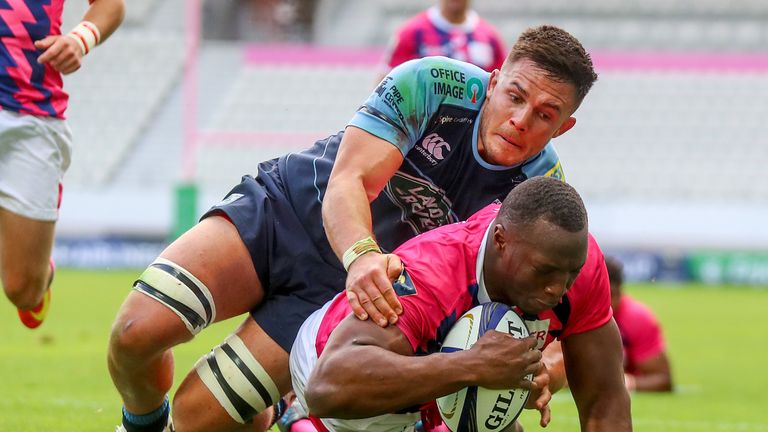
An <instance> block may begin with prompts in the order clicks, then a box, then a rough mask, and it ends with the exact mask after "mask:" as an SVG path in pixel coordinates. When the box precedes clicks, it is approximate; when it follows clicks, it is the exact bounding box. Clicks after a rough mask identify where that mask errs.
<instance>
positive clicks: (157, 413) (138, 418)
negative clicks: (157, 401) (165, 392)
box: [123, 396, 171, 426]
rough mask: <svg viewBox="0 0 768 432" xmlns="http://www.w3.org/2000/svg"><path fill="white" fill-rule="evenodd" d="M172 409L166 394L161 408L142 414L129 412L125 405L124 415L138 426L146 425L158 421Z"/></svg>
mask: <svg viewBox="0 0 768 432" xmlns="http://www.w3.org/2000/svg"><path fill="white" fill-rule="evenodd" d="M170 410H171V404H170V403H168V396H166V397H165V400H164V401H163V404H162V405H161V406H160V408H158V409H156V410H154V411H152V412H150V413H147V414H142V415H137V414H131V413H129V412H128V410H126V409H125V407H123V417H125V419H126V420H128V421H129V422H131V423H133V424H135V425H137V426H146V425H148V424H152V423H154V422H156V421H157V420H158V419H160V418H161V417H163V416H164V415H166V414H167V413H168V412H169V411H170Z"/></svg>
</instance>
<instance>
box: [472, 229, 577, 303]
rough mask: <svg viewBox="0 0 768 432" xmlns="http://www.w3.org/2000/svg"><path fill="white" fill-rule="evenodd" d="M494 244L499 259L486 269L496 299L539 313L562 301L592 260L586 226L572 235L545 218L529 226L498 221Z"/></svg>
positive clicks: (492, 296) (487, 280) (490, 291)
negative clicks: (508, 225) (507, 225)
mask: <svg viewBox="0 0 768 432" xmlns="http://www.w3.org/2000/svg"><path fill="white" fill-rule="evenodd" d="M496 230H498V232H497V231H496ZM521 231H522V232H521ZM494 246H495V247H496V248H497V251H498V252H499V253H498V254H497V255H496V256H497V259H496V260H492V262H493V263H494V264H491V265H490V266H488V268H487V269H486V270H487V274H486V283H487V284H488V291H489V294H491V298H492V299H493V300H495V301H501V302H503V303H506V304H509V305H514V306H517V307H519V308H520V309H521V310H522V311H523V312H525V313H529V314H539V313H541V312H544V311H545V310H548V309H551V308H553V307H555V306H556V305H557V304H558V303H560V301H561V299H562V297H563V296H564V295H565V294H566V292H568V289H569V288H570V287H571V285H573V282H574V280H576V276H578V274H579V271H580V270H581V267H582V266H583V265H584V262H585V261H586V258H587V230H586V228H585V229H584V230H582V231H579V232H575V233H572V232H568V231H566V230H564V229H562V228H560V227H558V226H555V225H554V224H552V223H550V222H547V221H544V220H540V221H538V222H536V223H534V224H532V225H530V226H528V227H526V228H525V229H516V228H515V227H510V228H507V229H505V228H504V227H503V226H502V225H497V226H496V227H495V228H494ZM488 276H490V277H488ZM491 284H493V285H494V286H491ZM494 295H496V296H497V298H494Z"/></svg>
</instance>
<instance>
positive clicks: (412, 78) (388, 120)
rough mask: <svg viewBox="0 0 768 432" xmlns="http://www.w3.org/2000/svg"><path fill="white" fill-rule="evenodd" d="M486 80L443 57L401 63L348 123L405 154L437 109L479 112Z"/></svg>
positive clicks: (484, 75)
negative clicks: (442, 106)
mask: <svg viewBox="0 0 768 432" xmlns="http://www.w3.org/2000/svg"><path fill="white" fill-rule="evenodd" d="M489 76H490V74H489V73H488V72H486V71H484V70H482V69H480V68H479V67H477V66H474V65H471V64H468V63H464V62H460V61H456V60H453V59H449V58H447V57H425V58H422V59H417V60H411V61H408V62H405V63H403V64H401V65H399V66H398V67H396V68H394V69H393V70H392V71H391V72H390V73H389V74H388V75H387V76H386V77H384V79H383V80H382V81H381V83H380V84H379V86H378V87H377V88H376V90H374V92H373V93H372V94H371V96H370V97H368V100H366V102H365V104H364V105H363V106H362V107H361V108H360V109H359V110H358V111H357V113H355V115H354V117H353V118H352V120H351V121H350V122H349V125H350V126H356V127H359V128H361V129H363V130H365V131H367V132H369V133H371V134H372V135H375V136H377V137H379V138H381V139H384V140H386V141H389V142H390V143H392V144H393V145H394V146H395V147H397V148H398V149H399V150H400V152H401V153H402V154H403V156H405V155H406V154H407V153H408V152H409V151H410V150H411V148H413V146H414V145H415V143H416V141H417V140H418V139H419V137H421V136H422V134H423V132H424V130H425V129H426V127H427V125H428V122H429V121H430V119H431V118H432V117H433V115H434V114H435V113H437V112H438V110H439V108H440V106H441V105H443V104H450V105H455V106H459V107H463V108H467V109H474V110H477V111H479V110H480V107H481V106H482V105H483V101H484V100H485V95H486V90H487V87H488V78H489Z"/></svg>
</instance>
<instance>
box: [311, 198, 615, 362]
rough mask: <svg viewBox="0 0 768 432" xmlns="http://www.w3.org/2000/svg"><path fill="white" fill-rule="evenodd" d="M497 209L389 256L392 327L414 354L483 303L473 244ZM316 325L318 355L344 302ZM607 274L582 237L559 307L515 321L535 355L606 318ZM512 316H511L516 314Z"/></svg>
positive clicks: (477, 247) (436, 343)
mask: <svg viewBox="0 0 768 432" xmlns="http://www.w3.org/2000/svg"><path fill="white" fill-rule="evenodd" d="M499 207H500V205H499V204H491V205H489V206H486V207H485V208H483V209H482V210H480V211H479V212H477V213H476V214H475V215H474V216H472V217H471V218H469V219H468V220H467V221H466V222H460V223H456V224H451V225H446V226H443V227H439V228H436V229H434V230H431V231H428V232H426V233H423V234H420V235H419V236H417V237H415V238H414V239H412V240H409V241H408V242H406V243H405V244H403V245H402V246H401V247H399V248H398V249H397V250H395V254H397V255H398V256H399V257H400V258H401V259H402V261H403V263H404V265H405V269H406V271H405V272H406V274H404V275H403V276H401V278H400V280H399V281H397V282H396V283H395V291H397V293H398V295H399V298H400V302H401V303H402V305H403V310H404V311H403V314H402V315H401V316H400V319H399V320H398V322H397V327H398V328H399V329H400V330H401V331H402V332H403V333H404V334H405V336H406V337H407V338H408V340H409V341H410V343H411V346H412V347H413V349H414V352H416V353H418V354H427V353H431V352H436V351H439V350H440V344H441V342H442V341H443V340H444V339H445V336H446V334H447V333H448V330H450V329H451V327H452V326H453V324H454V323H455V322H456V320H458V318H459V317H461V315H462V314H464V312H466V311H467V310H469V309H471V308H472V307H473V306H475V305H477V304H480V303H485V302H488V301H490V299H489V298H488V294H487V292H486V291H485V287H484V284H483V283H482V282H480V283H478V276H477V275H478V271H479V270H480V271H481V269H482V265H481V263H482V260H483V257H482V255H483V254H482V253H479V252H482V251H481V244H483V240H484V239H485V237H486V232H487V230H488V227H489V226H490V224H491V222H492V221H493V220H494V218H495V217H496V214H497V212H498V209H499ZM332 302H333V303H332V304H331V306H330V307H329V309H328V311H327V312H326V313H325V316H324V317H323V320H322V322H321V324H320V327H319V331H318V335H317V339H316V341H315V349H316V351H317V354H318V356H319V355H320V354H321V353H322V351H323V349H324V348H325V345H326V343H327V342H328V338H329V336H330V334H331V332H332V331H333V329H334V328H335V327H336V326H337V325H338V323H339V322H341V320H342V319H343V318H344V317H345V316H347V315H349V314H350V313H351V309H350V307H349V304H348V302H347V299H346V296H345V295H344V294H343V293H342V294H340V295H338V296H336V298H334V300H333V301H332ZM610 305H611V296H610V285H609V282H608V272H607V270H606V268H605V263H604V261H603V254H602V252H601V251H600V248H599V246H598V245H597V242H595V239H594V238H593V237H592V236H591V235H590V236H589V246H588V256H587V261H586V263H585V265H584V267H583V268H582V271H581V273H579V275H578V277H577V278H576V281H575V282H574V284H573V286H572V287H571V289H569V290H568V293H567V294H566V295H565V296H564V297H563V299H562V301H561V303H560V304H559V305H558V306H556V307H555V308H553V309H549V310H546V311H544V312H542V313H541V314H539V315H538V316H533V315H523V319H524V320H525V322H526V325H527V326H528V328H529V330H530V331H531V334H534V335H536V337H537V338H538V339H539V346H538V348H539V349H543V348H544V347H545V346H546V345H548V344H549V343H550V342H552V340H554V339H555V338H558V339H560V338H563V337H566V336H568V335H571V334H577V333H583V332H586V331H589V330H593V329H595V328H598V327H600V326H602V325H603V324H605V323H606V322H608V320H610V318H611V308H610ZM518 312H519V311H518Z"/></svg>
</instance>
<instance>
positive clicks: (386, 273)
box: [346, 252, 403, 327]
mask: <svg viewBox="0 0 768 432" xmlns="http://www.w3.org/2000/svg"><path fill="white" fill-rule="evenodd" d="M402 270H403V263H402V261H400V257H398V256H397V255H395V254H380V253H375V252H369V253H367V254H364V255H362V256H361V257H360V258H358V259H356V260H355V262H353V263H352V265H351V266H349V272H348V273H347V288H346V289H347V300H348V301H349V305H350V306H351V307H352V312H353V313H354V314H355V316H356V317H357V318H359V319H361V320H366V319H368V317H371V319H373V322H375V323H376V324H378V325H380V326H382V327H386V326H387V325H388V324H394V323H396V322H397V316H398V315H400V314H401V313H403V307H402V305H400V300H399V299H398V298H397V294H396V293H395V289H394V288H393V287H392V281H394V280H395V279H396V278H397V277H398V276H400V272H401V271H402Z"/></svg>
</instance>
